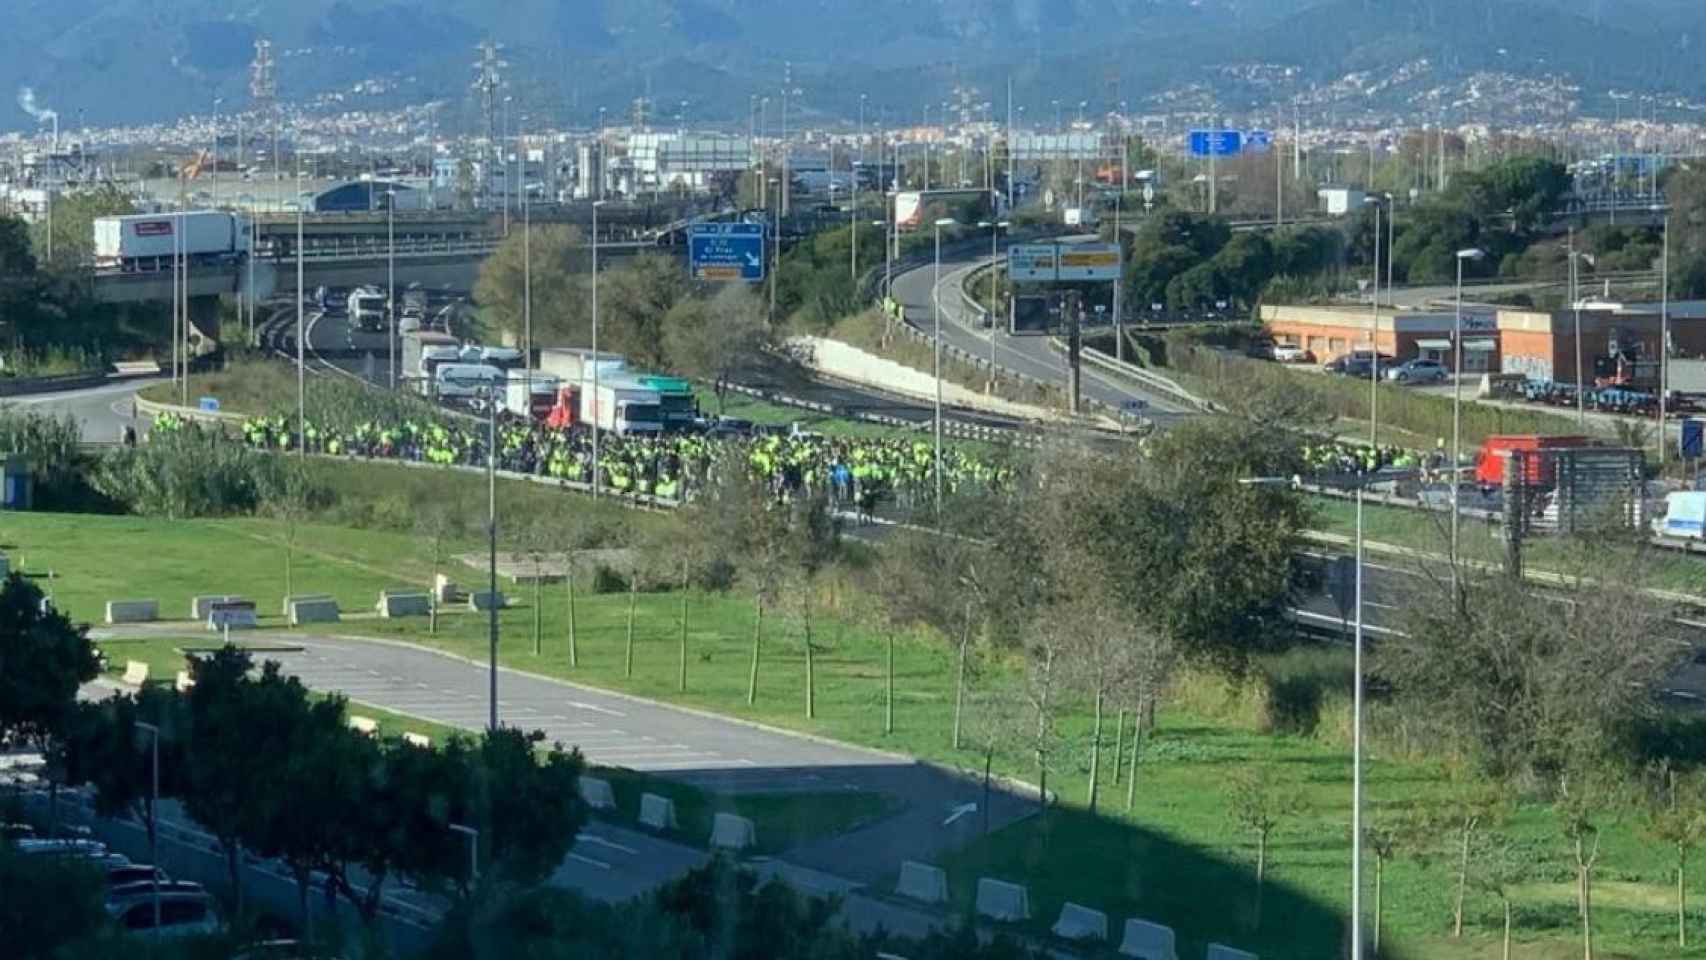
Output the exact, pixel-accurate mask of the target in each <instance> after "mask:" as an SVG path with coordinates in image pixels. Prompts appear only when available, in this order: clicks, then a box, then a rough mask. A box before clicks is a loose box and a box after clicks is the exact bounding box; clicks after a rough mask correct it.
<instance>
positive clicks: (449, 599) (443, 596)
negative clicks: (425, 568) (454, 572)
mask: <svg viewBox="0 0 1706 960" xmlns="http://www.w3.org/2000/svg"><path fill="white" fill-rule="evenodd" d="M432 595H433V596H434V597H437V598H438V602H439V603H441V604H443V603H455V602H456V598H457V597H460V596H461V595H462V590H461V588H460V587H458V586H456V581H454V580H452V579H450V578H449V577H447V576H445V575H444V574H442V573H441V574H439V575H438V576H437V578H435V579H434V580H433V583H432Z"/></svg>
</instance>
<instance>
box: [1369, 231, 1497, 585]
mask: <svg viewBox="0 0 1706 960" xmlns="http://www.w3.org/2000/svg"><path fill="white" fill-rule="evenodd" d="M1390 255H1391V254H1390V251H1389V252H1388V256H1389V257H1390ZM1486 255H1487V254H1486V251H1484V250H1481V249H1479V248H1473V247H1472V248H1470V249H1467V250H1459V251H1457V310H1456V313H1455V314H1454V316H1453V318H1452V322H1451V341H1452V343H1451V348H1452V355H1453V359H1452V363H1451V593H1452V597H1453V599H1454V602H1456V603H1458V604H1459V605H1461V604H1462V602H1463V601H1462V598H1461V596H1459V593H1458V587H1459V580H1458V573H1457V569H1458V562H1457V559H1458V556H1457V529H1458V524H1459V522H1460V520H1461V517H1460V515H1459V512H1458V509H1457V494H1458V487H1459V486H1461V484H1460V483H1459V482H1458V477H1457V465H1458V464H1459V463H1460V462H1461V461H1462V457H1463V447H1462V442H1463V441H1462V438H1463V263H1464V261H1466V260H1480V259H1481V258H1482V257H1485V256H1486ZM1389 292H1390V288H1389Z"/></svg>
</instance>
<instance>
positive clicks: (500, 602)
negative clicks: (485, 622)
mask: <svg viewBox="0 0 1706 960" xmlns="http://www.w3.org/2000/svg"><path fill="white" fill-rule="evenodd" d="M494 606H495V607H497V608H498V609H499V610H502V609H503V608H504V595H503V593H502V591H500V592H498V593H493V592H491V591H490V590H476V591H474V592H473V593H470V594H468V609H470V610H472V611H474V612H475V613H484V612H485V611H487V610H490V609H492V608H493V607H494Z"/></svg>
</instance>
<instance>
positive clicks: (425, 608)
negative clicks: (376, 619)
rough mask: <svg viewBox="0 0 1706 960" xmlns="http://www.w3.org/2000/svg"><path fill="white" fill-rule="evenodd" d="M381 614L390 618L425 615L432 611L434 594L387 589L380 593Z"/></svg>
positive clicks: (379, 606)
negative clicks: (393, 591)
mask: <svg viewBox="0 0 1706 960" xmlns="http://www.w3.org/2000/svg"><path fill="white" fill-rule="evenodd" d="M378 610H379V615H380V616H381V617H384V618H385V619H387V620H389V619H391V618H392V617H424V616H426V615H427V614H429V613H431V612H432V594H429V593H421V592H418V591H417V592H398V593H392V592H391V591H389V590H387V591H385V592H384V593H381V594H380V595H379V605H378Z"/></svg>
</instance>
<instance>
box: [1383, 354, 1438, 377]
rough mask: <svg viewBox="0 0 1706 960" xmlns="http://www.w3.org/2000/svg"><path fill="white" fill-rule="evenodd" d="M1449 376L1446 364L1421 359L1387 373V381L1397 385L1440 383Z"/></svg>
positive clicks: (1408, 361)
mask: <svg viewBox="0 0 1706 960" xmlns="http://www.w3.org/2000/svg"><path fill="white" fill-rule="evenodd" d="M1447 376H1448V373H1447V372H1446V369H1445V364H1443V363H1440V362H1439V361H1438V360H1423V359H1421V358H1420V357H1417V358H1416V359H1414V360H1406V361H1404V362H1403V363H1400V364H1398V365H1397V366H1396V367H1393V368H1391V369H1390V370H1387V371H1386V379H1388V380H1391V381H1394V382H1396V383H1439V382H1440V381H1442V380H1444V379H1446V377H1447Z"/></svg>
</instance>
